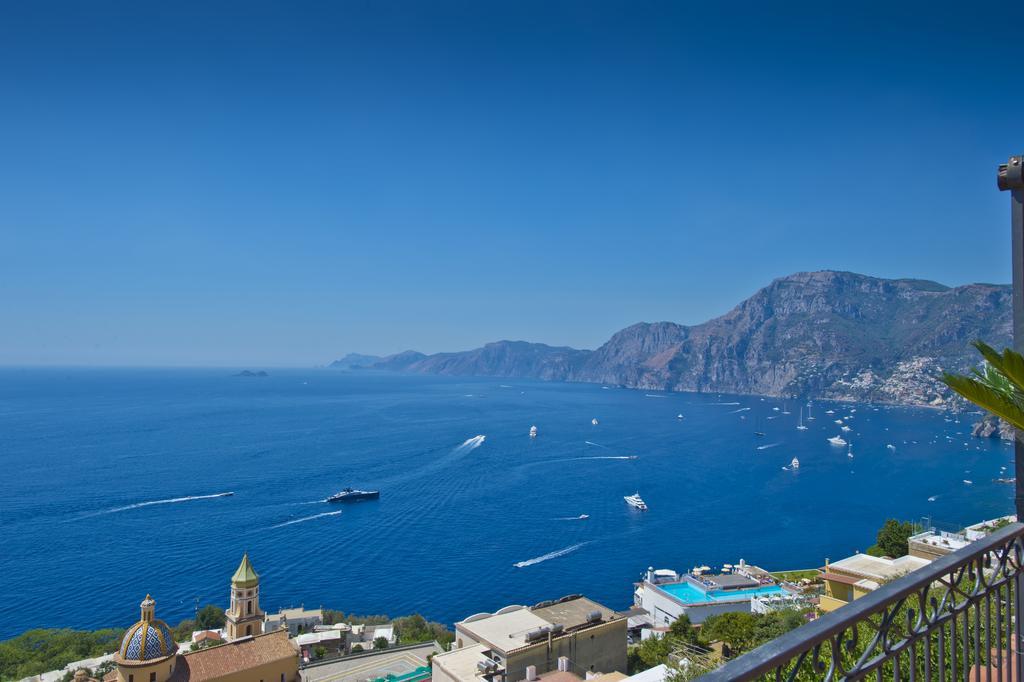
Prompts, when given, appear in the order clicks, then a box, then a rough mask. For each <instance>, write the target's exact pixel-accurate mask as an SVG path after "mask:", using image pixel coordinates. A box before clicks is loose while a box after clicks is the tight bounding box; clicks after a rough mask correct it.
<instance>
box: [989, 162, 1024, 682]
mask: <svg viewBox="0 0 1024 682" xmlns="http://www.w3.org/2000/svg"><path fill="white" fill-rule="evenodd" d="M996 183H997V185H998V186H999V189H1000V191H1003V192H1007V191H1008V192H1010V243H1011V257H1012V259H1013V349H1014V350H1016V351H1017V352H1018V353H1024V156H1011V157H1010V159H1009V161H1007V162H1006V163H1004V164H1000V166H999V172H998V174H997V176H996ZM1013 452H1014V464H1013V470H1014V475H1015V477H1016V479H1017V480H1016V483H1015V486H1014V493H1015V495H1014V504H1015V508H1016V511H1017V520H1018V521H1024V434H1022V433H1021V430H1020V429H1016V430H1015V431H1014V439H1013ZM1018 542H1019V540H1018ZM1022 588H1024V574H1022V573H1018V574H1017V576H1016V577H1015V579H1014V590H1013V592H1014V595H1013V596H1014V628H1013V632H1014V635H1015V637H1014V638H1015V639H1016V642H1015V644H1016V646H1015V647H1014V648H1013V651H1014V652H1015V655H1014V656H1013V658H1014V665H1013V667H1014V673H1015V674H1014V680H1018V681H1021V680H1024V631H1022V628H1021V626H1022V625H1024V600H1022V599H1021V595H1022V594H1024V592H1022Z"/></svg>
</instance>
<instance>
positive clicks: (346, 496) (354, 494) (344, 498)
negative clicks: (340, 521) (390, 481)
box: [327, 488, 380, 502]
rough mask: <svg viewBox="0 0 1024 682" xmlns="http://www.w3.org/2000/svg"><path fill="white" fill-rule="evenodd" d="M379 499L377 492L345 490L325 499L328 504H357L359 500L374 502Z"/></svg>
mask: <svg viewBox="0 0 1024 682" xmlns="http://www.w3.org/2000/svg"><path fill="white" fill-rule="evenodd" d="M378 497H380V491H379V490H353V489H352V488H345V489H344V490H342V491H341V492H340V493H335V494H333V495H331V496H330V497H328V498H327V501H328V502H359V501H360V500H376V499H377V498H378Z"/></svg>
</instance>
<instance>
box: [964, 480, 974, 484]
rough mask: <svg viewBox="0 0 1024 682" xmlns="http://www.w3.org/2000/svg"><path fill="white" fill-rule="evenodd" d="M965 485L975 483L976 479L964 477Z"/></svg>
mask: <svg viewBox="0 0 1024 682" xmlns="http://www.w3.org/2000/svg"><path fill="white" fill-rule="evenodd" d="M964 485H974V481H971V480H968V479H966V478H965V479H964Z"/></svg>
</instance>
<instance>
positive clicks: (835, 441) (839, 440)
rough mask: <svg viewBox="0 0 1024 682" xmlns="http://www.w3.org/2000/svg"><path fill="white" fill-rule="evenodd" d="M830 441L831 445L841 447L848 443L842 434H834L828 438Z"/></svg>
mask: <svg viewBox="0 0 1024 682" xmlns="http://www.w3.org/2000/svg"><path fill="white" fill-rule="evenodd" d="M828 442H829V443H830V444H831V445H838V446H840V447H842V446H844V445H846V441H845V440H843V437H842V436H832V437H831V438H829V439H828Z"/></svg>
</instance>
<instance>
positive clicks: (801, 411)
mask: <svg viewBox="0 0 1024 682" xmlns="http://www.w3.org/2000/svg"><path fill="white" fill-rule="evenodd" d="M796 430H797V431H806V430H807V427H806V426H804V408H802V407H801V408H800V423H799V424H797V427H796Z"/></svg>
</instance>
